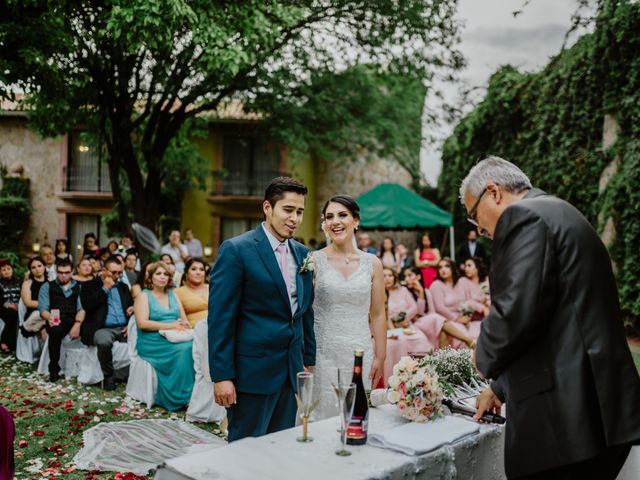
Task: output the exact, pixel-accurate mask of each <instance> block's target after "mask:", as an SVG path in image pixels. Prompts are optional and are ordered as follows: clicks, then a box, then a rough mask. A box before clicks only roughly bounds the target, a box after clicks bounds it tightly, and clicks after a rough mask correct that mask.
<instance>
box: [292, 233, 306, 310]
mask: <svg viewBox="0 0 640 480" xmlns="http://www.w3.org/2000/svg"><path fill="white" fill-rule="evenodd" d="M289 245H291V252H292V253H293V258H295V259H296V295H297V296H298V310H297V311H296V315H297V314H299V313H302V312H303V311H304V310H303V307H304V305H303V303H304V277H303V276H302V274H301V273H300V265H302V258H301V257H302V252H301V251H300V250H301V249H299V247H298V246H297V245H295V244H294V243H293V242H292V241H289Z"/></svg>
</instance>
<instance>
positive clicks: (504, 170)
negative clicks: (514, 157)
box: [460, 156, 533, 204]
mask: <svg viewBox="0 0 640 480" xmlns="http://www.w3.org/2000/svg"><path fill="white" fill-rule="evenodd" d="M489 183H495V184H496V185H500V187H502V188H503V189H505V190H506V191H507V192H510V193H520V192H522V191H523V190H526V189H529V188H533V187H532V186H531V180H529V177H527V175H526V174H525V173H524V172H523V171H522V170H520V169H519V168H518V167H517V166H516V165H514V164H513V163H511V162H507V161H506V160H503V159H502V158H500V157H494V156H491V157H487V158H485V159H484V160H481V161H480V162H478V163H477V164H476V165H474V167H473V168H472V169H471V170H469V173H468V174H467V176H466V177H465V178H464V180H462V184H461V185H460V201H461V202H462V204H464V196H465V194H467V193H468V194H469V195H471V196H472V197H473V198H478V197H479V196H480V195H481V194H482V191H483V190H484V189H485V188H486V186H487V185H488V184H489Z"/></svg>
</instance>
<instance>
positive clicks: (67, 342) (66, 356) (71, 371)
mask: <svg viewBox="0 0 640 480" xmlns="http://www.w3.org/2000/svg"><path fill="white" fill-rule="evenodd" d="M86 348H87V347H86V345H84V344H83V343H82V342H81V341H80V339H79V338H75V339H73V340H71V338H69V335H67V336H66V337H64V338H63V339H62V345H61V348H60V361H59V362H58V363H59V365H60V374H61V375H64V376H65V377H66V378H72V377H77V376H78V372H79V371H80V365H81V362H82V353H83V351H84V350H85V349H86ZM38 373H40V374H43V375H47V374H48V373H49V339H48V338H47V339H46V340H45V342H44V345H43V346H42V354H41V355H40V361H39V362H38Z"/></svg>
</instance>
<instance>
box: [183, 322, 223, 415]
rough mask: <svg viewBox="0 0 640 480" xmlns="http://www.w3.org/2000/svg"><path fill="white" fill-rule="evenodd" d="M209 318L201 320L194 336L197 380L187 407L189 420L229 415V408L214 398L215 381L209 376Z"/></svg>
mask: <svg viewBox="0 0 640 480" xmlns="http://www.w3.org/2000/svg"><path fill="white" fill-rule="evenodd" d="M207 330H208V329H207V319H206V318H205V319H204V320H201V321H199V322H198V323H197V324H196V327H195V329H194V333H195V335H194V337H193V369H194V370H195V372H196V381H195V384H194V385H193V393H192V394H191V400H190V401H189V407H188V408H187V421H189V422H217V423H220V421H221V420H222V419H224V418H225V417H226V416H227V410H226V409H225V408H224V407H221V406H220V405H218V404H217V403H215V401H214V400H213V382H212V381H211V377H210V376H209V340H208V334H207Z"/></svg>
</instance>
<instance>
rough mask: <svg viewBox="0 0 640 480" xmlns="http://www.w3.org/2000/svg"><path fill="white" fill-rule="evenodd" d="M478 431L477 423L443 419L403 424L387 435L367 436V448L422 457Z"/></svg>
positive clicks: (454, 418)
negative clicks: (383, 449) (385, 449)
mask: <svg viewBox="0 0 640 480" xmlns="http://www.w3.org/2000/svg"><path fill="white" fill-rule="evenodd" d="M478 431H480V426H479V425H478V424H477V423H473V422H470V421H468V420H463V419H462V418H457V417H452V416H449V415H447V416H445V417H444V418H439V419H437V420H434V421H431V422H427V423H414V422H412V423H406V424H404V425H401V426H399V427H395V428H392V429H391V430H388V431H386V432H382V433H374V434H371V435H369V441H368V442H367V444H368V445H371V446H373V447H379V448H387V449H389V450H395V451H396V452H400V453H404V454H406V455H422V454H423V453H427V452H430V451H431V450H435V449H436V448H439V447H441V446H442V445H444V444H447V443H453V442H455V441H456V440H460V439H461V438H463V437H466V436H467V435H471V434H474V433H477V432H478Z"/></svg>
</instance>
